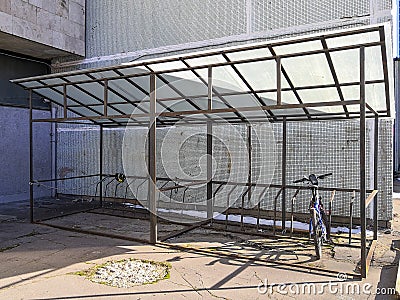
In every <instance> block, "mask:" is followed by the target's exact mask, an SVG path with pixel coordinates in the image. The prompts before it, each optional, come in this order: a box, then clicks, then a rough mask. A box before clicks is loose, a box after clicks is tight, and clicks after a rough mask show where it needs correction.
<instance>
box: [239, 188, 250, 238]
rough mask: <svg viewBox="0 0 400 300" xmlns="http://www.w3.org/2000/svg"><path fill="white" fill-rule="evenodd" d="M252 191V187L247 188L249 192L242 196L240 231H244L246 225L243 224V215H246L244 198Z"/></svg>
mask: <svg viewBox="0 0 400 300" xmlns="http://www.w3.org/2000/svg"><path fill="white" fill-rule="evenodd" d="M250 190H251V185H249V187H248V188H247V190H246V191H245V192H244V193H243V194H242V211H241V214H240V229H241V230H242V231H243V230H244V224H243V218H244V217H243V213H244V197H245V196H246V195H247V194H248V192H249V191H250Z"/></svg>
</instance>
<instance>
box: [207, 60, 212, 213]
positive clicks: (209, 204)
mask: <svg viewBox="0 0 400 300" xmlns="http://www.w3.org/2000/svg"><path fill="white" fill-rule="evenodd" d="M212 84H213V83H212V68H211V67H209V68H208V105H207V108H208V110H211V109H212ZM212 148H213V143H212V120H210V119H208V120H207V219H208V220H210V219H212V218H213V207H212V206H213V191H212V188H213V183H212V175H213V174H212V167H213V166H212V155H213V151H212V150H213V149H212Z"/></svg>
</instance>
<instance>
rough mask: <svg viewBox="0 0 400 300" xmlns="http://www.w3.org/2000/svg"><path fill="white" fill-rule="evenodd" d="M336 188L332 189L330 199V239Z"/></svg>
mask: <svg viewBox="0 0 400 300" xmlns="http://www.w3.org/2000/svg"><path fill="white" fill-rule="evenodd" d="M335 194H336V190H333V191H332V195H331V198H330V199H329V206H328V210H329V230H328V240H330V238H331V228H332V210H333V199H334V198H335Z"/></svg>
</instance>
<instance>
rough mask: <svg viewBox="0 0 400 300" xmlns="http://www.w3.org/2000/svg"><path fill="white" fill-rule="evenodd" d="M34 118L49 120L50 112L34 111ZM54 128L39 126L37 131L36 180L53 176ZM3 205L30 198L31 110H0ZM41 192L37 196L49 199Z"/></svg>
mask: <svg viewBox="0 0 400 300" xmlns="http://www.w3.org/2000/svg"><path fill="white" fill-rule="evenodd" d="M34 117H36V118H48V117H50V111H43V110H35V111H34ZM50 133H51V128H50V125H49V124H41V125H36V126H35V130H34V151H35V160H34V167H35V178H37V179H44V178H50V177H51V143H50ZM0 153H1V159H0V170H1V172H0V203H7V202H12V201H18V200H26V199H29V110H28V109H23V108H16V107H0ZM49 194H50V193H49V190H46V189H40V190H38V192H37V193H36V194H35V197H44V196H48V195H49Z"/></svg>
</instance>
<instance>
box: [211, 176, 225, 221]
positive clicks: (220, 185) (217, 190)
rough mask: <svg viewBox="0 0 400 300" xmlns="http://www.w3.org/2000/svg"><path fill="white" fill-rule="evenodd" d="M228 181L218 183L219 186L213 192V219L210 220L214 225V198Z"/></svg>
mask: <svg viewBox="0 0 400 300" xmlns="http://www.w3.org/2000/svg"><path fill="white" fill-rule="evenodd" d="M225 184H226V183H221V184H219V185H218V187H217V189H216V190H215V191H214V193H213V197H212V199H211V220H210V224H211V225H212V224H213V219H214V199H215V196H216V195H217V193H218V192H219V190H220V189H221V188H222V187H223V186H224V185H225ZM228 208H229V207H227V208H226V210H227V211H228Z"/></svg>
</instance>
